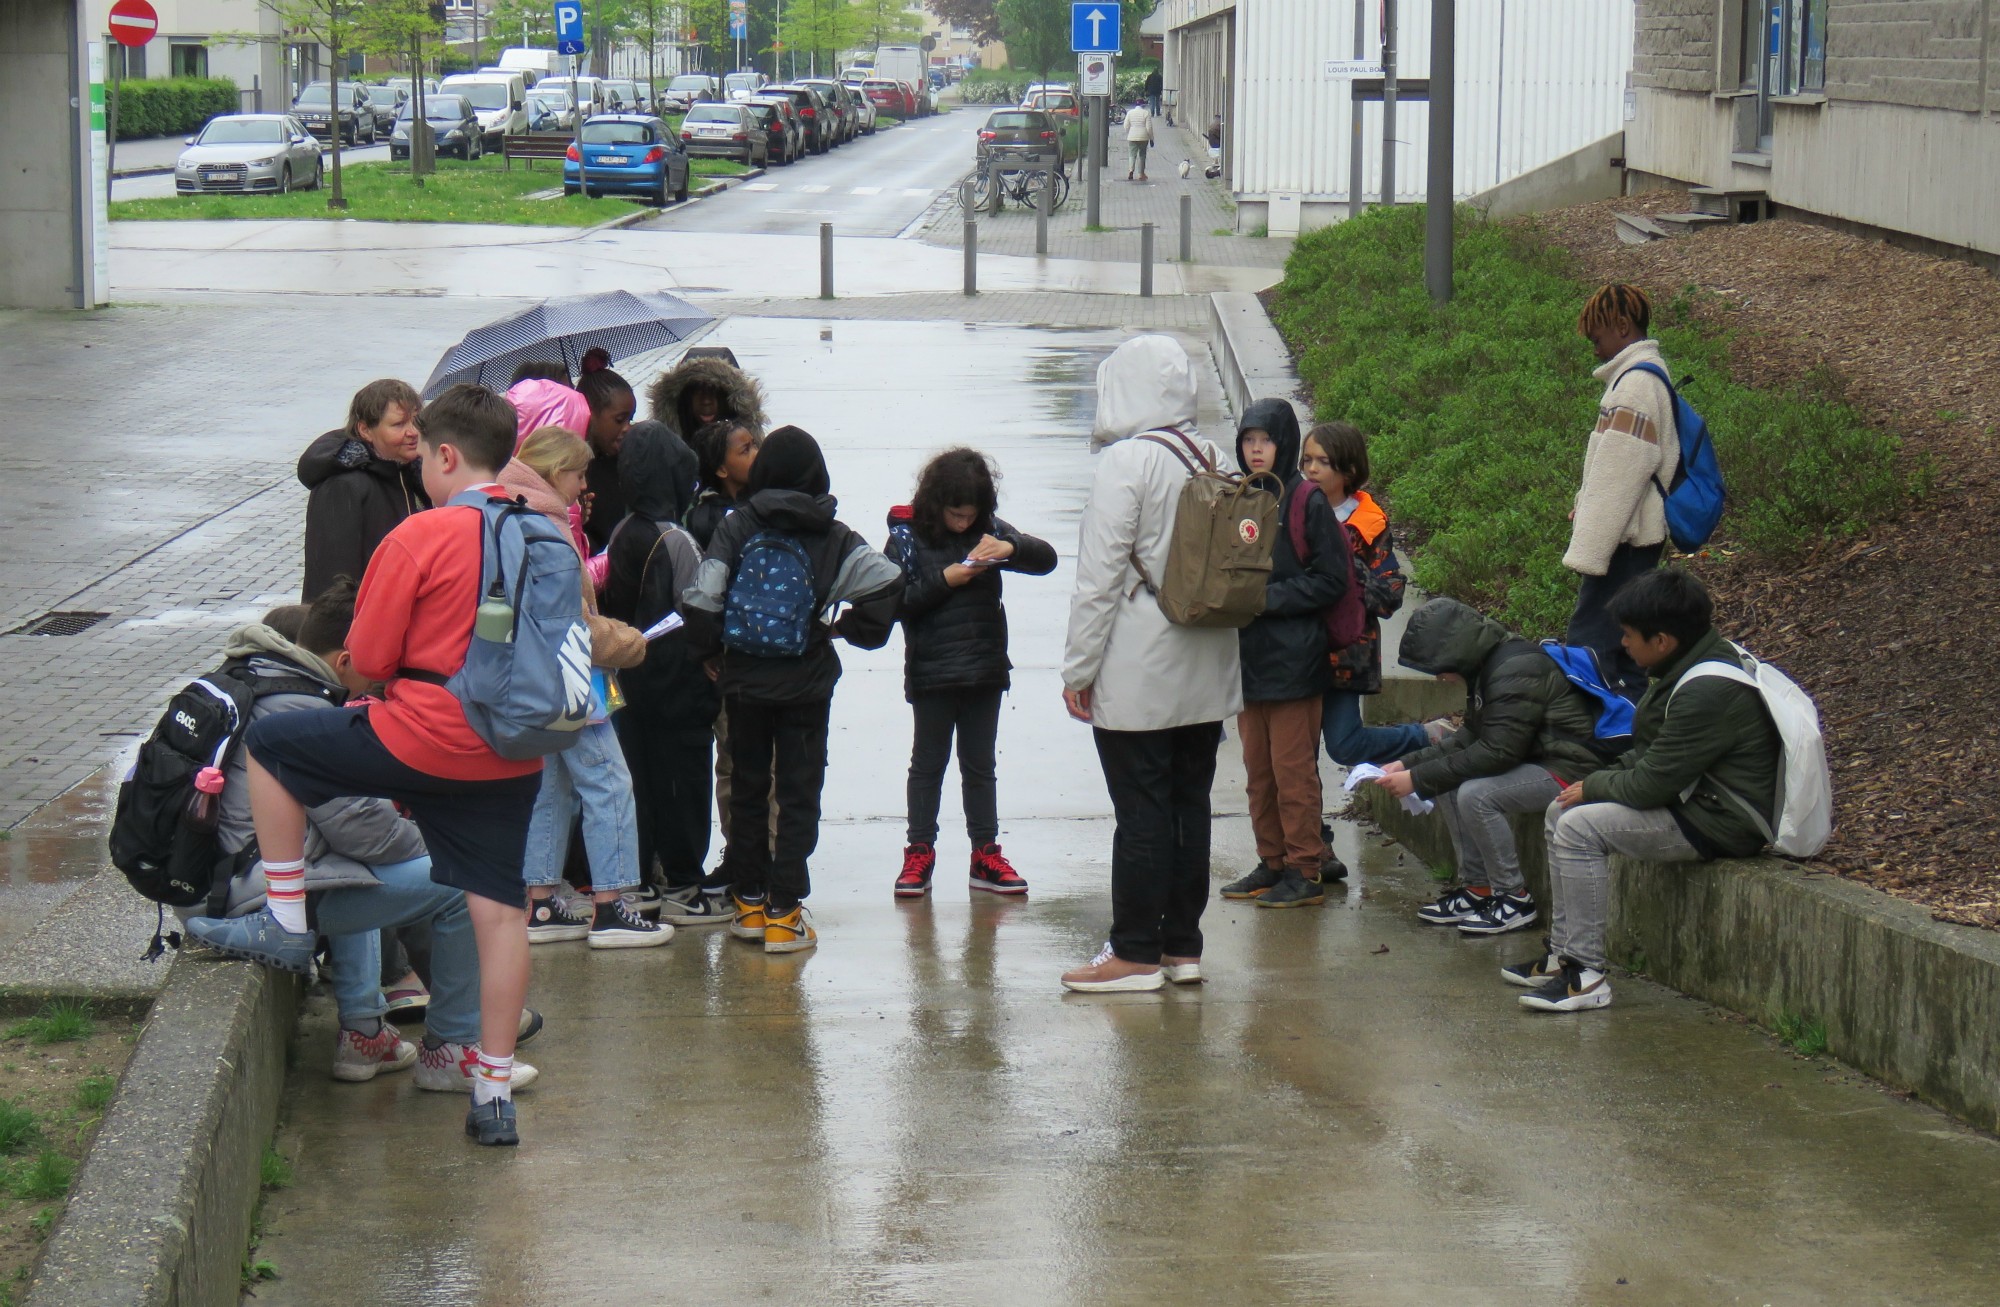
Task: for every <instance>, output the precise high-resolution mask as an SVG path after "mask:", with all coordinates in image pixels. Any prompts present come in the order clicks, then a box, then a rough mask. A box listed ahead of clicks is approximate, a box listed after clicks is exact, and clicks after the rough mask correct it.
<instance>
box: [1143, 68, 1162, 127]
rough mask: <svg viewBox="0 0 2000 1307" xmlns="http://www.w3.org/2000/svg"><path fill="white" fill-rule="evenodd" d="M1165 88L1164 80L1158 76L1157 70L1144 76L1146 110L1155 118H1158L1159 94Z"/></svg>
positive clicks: (1158, 71)
mask: <svg viewBox="0 0 2000 1307" xmlns="http://www.w3.org/2000/svg"><path fill="white" fill-rule="evenodd" d="M1165 86H1166V79H1164V78H1162V77H1161V76H1160V70H1159V69H1157V68H1155V69H1154V70H1153V71H1152V72H1150V73H1147V74H1146V86H1145V93H1146V108H1147V110H1148V111H1149V112H1150V113H1151V114H1152V115H1153V116H1154V117H1155V118H1157V117H1159V116H1160V93H1161V91H1162V90H1163V89H1164V88H1165Z"/></svg>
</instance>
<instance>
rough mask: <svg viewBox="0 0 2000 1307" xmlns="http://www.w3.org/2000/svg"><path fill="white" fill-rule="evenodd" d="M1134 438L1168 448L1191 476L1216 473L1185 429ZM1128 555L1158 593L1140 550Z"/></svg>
mask: <svg viewBox="0 0 2000 1307" xmlns="http://www.w3.org/2000/svg"><path fill="white" fill-rule="evenodd" d="M1170 435H1171V436H1174V437H1175V438H1176V440H1177V441H1178V443H1176V440H1169V439H1167V437H1168V436H1170ZM1134 439H1136V440H1144V441H1147V442H1149V443H1151V444H1155V445H1158V446H1159V447H1160V448H1161V449H1164V450H1166V451H1167V452H1168V453H1169V454H1172V455H1173V456H1174V457H1175V458H1177V459H1179V460H1180V463H1181V466H1182V467H1184V468H1186V469H1187V473H1188V475H1189V476H1191V477H1197V476H1200V475H1201V474H1202V473H1203V472H1207V473H1209V474H1210V475H1216V471H1215V464H1214V462H1212V461H1211V460H1210V459H1209V457H1208V454H1207V453H1206V452H1205V451H1204V450H1203V449H1202V447H1201V446H1200V445H1197V444H1195V443H1194V441H1192V440H1190V439H1188V437H1187V433H1186V432H1184V431H1175V430H1173V429H1172V428H1168V429H1166V430H1164V431H1142V432H1140V433H1139V434H1138V435H1137V436H1135V437H1134ZM1183 446H1185V449H1183ZM1126 556H1127V557H1128V558H1130V559H1131V560H1132V566H1133V568H1134V569H1135V570H1136V571H1137V572H1138V573H1139V580H1140V582H1141V583H1143V584H1144V585H1145V587H1146V588H1147V589H1148V590H1151V591H1152V592H1153V593H1154V594H1158V593H1159V592H1160V587H1159V586H1157V585H1155V584H1154V583H1153V578H1152V575H1151V574H1150V573H1149V572H1147V571H1146V565H1145V563H1143V562H1141V561H1140V560H1139V551H1138V550H1137V549H1133V550H1132V551H1130V552H1129V553H1128V554H1127V555H1126ZM1135 593H1136V592H1135Z"/></svg>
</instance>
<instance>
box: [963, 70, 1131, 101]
mask: <svg viewBox="0 0 2000 1307" xmlns="http://www.w3.org/2000/svg"><path fill="white" fill-rule="evenodd" d="M1157 66H1158V65H1156V64H1143V65H1141V66H1140V67H1138V68H1132V69H1123V70H1120V71H1119V73H1118V74H1117V76H1116V77H1115V78H1114V79H1113V84H1112V88H1111V89H1112V91H1113V92H1114V94H1115V95H1116V97H1117V100H1118V102H1119V103H1120V104H1131V103H1132V102H1133V101H1134V100H1137V99H1138V98H1139V97H1140V96H1141V95H1143V94H1144V93H1145V90H1146V74H1147V73H1150V72H1151V71H1153V69H1154V68H1155V67H1157ZM1043 81H1049V82H1067V83H1069V84H1070V85H1071V86H1074V85H1076V74H1075V73H1074V72H1062V71H1058V72H1054V73H1051V74H1050V75H1049V76H1047V77H1042V76H1041V75H1039V74H1036V73H1023V72H1016V71H1015V70H1013V69H1011V68H1008V69H1001V70H999V71H994V70H992V69H987V68H975V69H973V70H972V71H971V72H969V73H967V74H966V75H965V79H964V80H963V81H961V82H960V83H959V91H960V94H961V95H962V96H963V97H964V100H965V103H967V104H1019V103H1020V102H1021V97H1022V96H1024V95H1026V94H1027V93H1028V88H1029V87H1030V86H1033V85H1034V84H1035V83H1036V82H1043Z"/></svg>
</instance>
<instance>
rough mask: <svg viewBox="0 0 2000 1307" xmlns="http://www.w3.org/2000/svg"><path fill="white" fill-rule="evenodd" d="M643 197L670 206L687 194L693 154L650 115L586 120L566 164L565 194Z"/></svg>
mask: <svg viewBox="0 0 2000 1307" xmlns="http://www.w3.org/2000/svg"><path fill="white" fill-rule="evenodd" d="M586 183H587V184H588V190H589V193H590V194H592V195H634V194H636V195H644V196H645V197H646V198H647V199H649V200H651V201H652V202H653V203H654V204H658V205H662V206H664V205H667V204H670V203H672V202H673V201H675V200H685V199H686V198H687V195H688V155H687V151H686V150H685V149H683V148H682V146H681V143H680V141H679V139H678V138H676V137H675V136H674V134H673V133H672V132H670V131H668V130H667V125H666V124H665V123H664V122H661V121H660V120H659V119H658V118H654V117H650V116H648V115H646V114H628V113H607V114H599V115H598V116H597V117H595V118H590V119H587V120H586V121H585V122H584V124H583V127H582V128H581V129H580V130H579V131H578V132H577V138H576V140H574V141H572V142H571V143H570V147H569V152H568V155H567V157H565V158H564V160H563V194H565V195H575V194H577V193H578V192H579V191H582V190H584V189H586Z"/></svg>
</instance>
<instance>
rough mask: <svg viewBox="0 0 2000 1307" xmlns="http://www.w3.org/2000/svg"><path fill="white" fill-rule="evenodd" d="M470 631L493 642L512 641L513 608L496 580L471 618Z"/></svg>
mask: <svg viewBox="0 0 2000 1307" xmlns="http://www.w3.org/2000/svg"><path fill="white" fill-rule="evenodd" d="M472 633H473V634H474V635H476V636H478V637H479V638H480V639H482V640H487V641H490V642H492V643H493V644H512V643H513V642H514V608H513V605H511V604H509V603H508V602H507V594H506V592H505V591H503V590H502V589H501V588H500V585H499V583H498V582H497V581H496V582H495V583H494V585H493V588H492V589H491V590H488V591H487V592H486V598H485V599H484V600H483V601H482V602H481V603H480V605H479V611H478V612H477V613H476V614H475V615H474V616H473V619H472Z"/></svg>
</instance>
